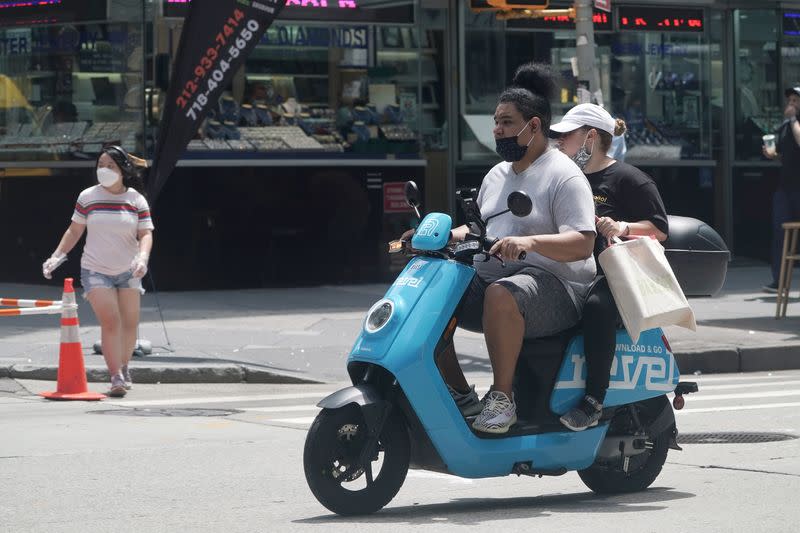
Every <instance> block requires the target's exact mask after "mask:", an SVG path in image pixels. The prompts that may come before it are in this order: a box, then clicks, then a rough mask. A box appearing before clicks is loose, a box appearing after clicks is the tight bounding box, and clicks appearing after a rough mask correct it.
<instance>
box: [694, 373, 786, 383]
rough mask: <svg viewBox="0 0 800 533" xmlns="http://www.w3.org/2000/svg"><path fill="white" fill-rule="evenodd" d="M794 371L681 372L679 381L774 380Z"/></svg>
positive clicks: (783, 377)
mask: <svg viewBox="0 0 800 533" xmlns="http://www.w3.org/2000/svg"><path fill="white" fill-rule="evenodd" d="M796 375H797V373H796V372H792V373H790V374H782V375H781V374H773V375H771V376H751V375H749V374H719V375H716V376H704V375H694V374H682V375H681V381H696V382H697V383H706V382H708V383H711V382H720V381H731V382H736V381H774V380H776V379H785V378H786V377H793V376H796Z"/></svg>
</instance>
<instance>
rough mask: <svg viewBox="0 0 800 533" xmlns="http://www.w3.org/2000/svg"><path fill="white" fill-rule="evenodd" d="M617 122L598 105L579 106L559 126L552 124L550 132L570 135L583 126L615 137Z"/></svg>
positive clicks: (568, 113)
mask: <svg viewBox="0 0 800 533" xmlns="http://www.w3.org/2000/svg"><path fill="white" fill-rule="evenodd" d="M616 125H617V121H616V120H614V117H612V116H611V115H610V114H609V112H608V111H606V110H605V109H603V108H602V107H600V106H599V105H597V104H578V105H576V106H575V107H573V108H572V109H570V110H569V111H567V114H566V115H564V117H563V118H562V119H561V122H559V123H558V124H552V125H551V126H550V131H554V132H556V133H569V132H571V131H575V130H577V129H578V128H581V127H583V126H590V127H592V128H597V129H598V130H602V131H605V132H607V133H610V134H611V135H614V129H615V128H616Z"/></svg>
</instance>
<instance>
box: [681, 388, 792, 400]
mask: <svg viewBox="0 0 800 533" xmlns="http://www.w3.org/2000/svg"><path fill="white" fill-rule="evenodd" d="M781 396H800V390H787V391H783V390H776V391H764V392H746V393H743V394H717V395H714V394H712V395H710V396H705V395H703V394H690V395H688V396H687V399H686V401H687V402H707V401H710V400H744V399H747V398H778V397H781Z"/></svg>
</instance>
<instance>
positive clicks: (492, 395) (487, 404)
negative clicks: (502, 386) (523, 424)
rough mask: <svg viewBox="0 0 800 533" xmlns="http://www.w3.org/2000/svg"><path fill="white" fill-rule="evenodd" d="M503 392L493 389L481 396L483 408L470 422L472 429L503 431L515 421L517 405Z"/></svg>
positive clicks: (493, 431)
mask: <svg viewBox="0 0 800 533" xmlns="http://www.w3.org/2000/svg"><path fill="white" fill-rule="evenodd" d="M513 397H514V395H513V394H512V395H511V398H509V397H508V396H506V395H505V393H503V392H500V391H497V390H493V391H489V393H488V394H487V395H486V396H484V397H483V410H482V411H481V414H479V415H478V417H477V418H475V421H474V422H473V423H472V427H473V429H475V430H477V431H483V432H485V433H505V432H507V431H508V428H510V427H511V426H513V425H514V424H516V423H517V405H516V404H515V403H514V399H513Z"/></svg>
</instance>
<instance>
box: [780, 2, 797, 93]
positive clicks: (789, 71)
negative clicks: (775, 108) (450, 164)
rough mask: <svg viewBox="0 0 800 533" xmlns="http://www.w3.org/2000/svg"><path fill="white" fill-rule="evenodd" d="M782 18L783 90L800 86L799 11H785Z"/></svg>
mask: <svg viewBox="0 0 800 533" xmlns="http://www.w3.org/2000/svg"><path fill="white" fill-rule="evenodd" d="M782 17H783V41H782V43H781V44H782V45H781V66H782V68H781V72H782V73H783V88H786V87H796V86H800V10H796V11H786V12H784V13H783V14H782Z"/></svg>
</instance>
